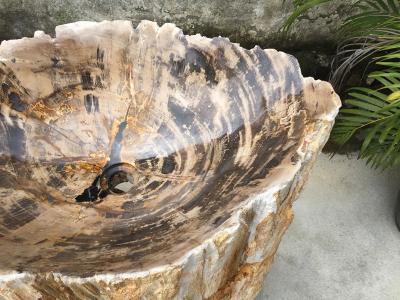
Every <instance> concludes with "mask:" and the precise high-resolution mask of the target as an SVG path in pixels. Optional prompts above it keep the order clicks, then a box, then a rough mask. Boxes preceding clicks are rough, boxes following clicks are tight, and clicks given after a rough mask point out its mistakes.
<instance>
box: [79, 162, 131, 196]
mask: <svg viewBox="0 0 400 300" xmlns="http://www.w3.org/2000/svg"><path fill="white" fill-rule="evenodd" d="M133 174H134V168H133V166H132V165H130V164H127V163H118V164H114V165H111V166H108V167H106V168H105V170H104V171H103V173H102V174H101V175H100V176H97V177H96V179H95V180H94V181H93V183H92V185H91V186H90V187H88V188H87V189H85V190H84V191H83V193H82V194H81V195H79V196H78V197H76V198H75V200H76V201H77V202H95V201H97V200H99V199H100V200H101V199H103V198H105V197H106V196H107V195H109V194H114V195H124V194H126V193H128V192H129V191H130V190H131V189H132V188H133V187H134V186H135V183H134V177H133Z"/></svg>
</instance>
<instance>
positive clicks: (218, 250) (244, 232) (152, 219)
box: [0, 21, 339, 299]
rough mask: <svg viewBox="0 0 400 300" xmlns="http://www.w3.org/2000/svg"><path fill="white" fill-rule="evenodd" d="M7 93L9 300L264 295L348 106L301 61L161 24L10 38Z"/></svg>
mask: <svg viewBox="0 0 400 300" xmlns="http://www.w3.org/2000/svg"><path fill="white" fill-rule="evenodd" d="M0 85H1V89H0V105H1V106H0V203H1V206H0V295H2V296H3V297H4V298H6V299H17V298H18V297H22V298H24V296H27V295H28V298H30V299H34V298H40V297H43V296H45V297H49V298H51V299H53V298H58V299H63V297H67V296H68V297H70V298H68V299H75V298H78V299H88V298H90V297H89V296H91V297H94V298H98V297H100V295H102V296H101V297H103V298H101V299H118V298H121V299H128V298H132V299H142V298H143V297H144V298H146V297H147V298H146V299H153V298H156V299H170V298H177V299H184V298H187V299H201V298H209V297H214V298H215V299H217V298H218V299H219V298H223V297H225V296H226V295H229V297H230V298H235V297H236V298H237V299H247V298H252V297H254V295H255V294H256V293H257V291H258V289H259V287H260V284H261V282H262V278H263V276H264V274H265V271H266V270H267V268H268V266H269V264H270V262H271V261H272V257H273V254H274V252H275V251H276V248H277V246H278V244H279V240H280V237H281V236H282V234H283V232H284V231H285V229H286V228H287V226H288V224H289V223H290V220H291V204H292V202H293V200H294V198H295V197H296V196H297V194H298V192H299V190H300V188H301V186H302V185H303V183H304V181H305V178H306V176H307V174H308V170H309V169H310V167H311V165H312V162H313V161H314V159H315V157H316V155H317V154H318V153H319V151H320V149H321V147H322V146H323V145H324V143H325V142H326V140H327V138H328V135H329V132H330V129H331V126H332V124H333V120H334V117H335V115H336V113H337V110H338V107H339V99H338V97H337V95H336V94H335V93H334V91H333V89H332V87H331V86H330V85H329V84H328V83H324V82H320V81H315V80H313V79H311V78H307V79H304V78H303V77H302V75H301V72H300V68H299V65H298V63H297V61H296V59H295V58H293V57H292V56H290V55H287V54H285V53H282V52H278V51H276V50H263V49H261V48H259V47H255V48H253V49H251V50H246V49H243V48H241V47H240V46H239V45H238V44H234V43H231V42H230V41H229V40H228V39H226V38H221V37H217V38H213V39H209V38H206V37H202V36H200V35H194V36H185V35H184V34H183V33H182V31H181V30H180V29H178V28H177V27H175V26H174V25H173V24H165V25H163V26H161V27H159V26H158V25H157V24H155V23H153V22H149V21H142V22H141V23H140V24H139V25H138V27H137V28H136V29H134V28H133V27H132V25H131V23H130V22H128V21H113V22H101V23H95V22H78V23H73V24H67V25H62V26H58V27H57V28H56V37H55V38H52V37H50V36H49V35H46V34H44V33H43V32H36V33H35V36H34V37H33V38H23V39H20V40H11V41H5V42H3V43H2V44H1V46H0ZM243 286H247V287H246V288H245V289H244V288H243ZM21 295H22V296H21ZM88 295H89V296H88ZM149 295H151V296H149ZM52 297H53V298H52ZM236 298H235V299H236ZM65 299H67V298H65Z"/></svg>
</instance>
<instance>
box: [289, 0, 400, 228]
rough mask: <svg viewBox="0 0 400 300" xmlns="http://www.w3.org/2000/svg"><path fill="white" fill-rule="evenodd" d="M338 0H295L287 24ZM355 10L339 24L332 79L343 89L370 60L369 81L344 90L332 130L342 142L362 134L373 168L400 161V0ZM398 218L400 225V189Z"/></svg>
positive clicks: (362, 151)
mask: <svg viewBox="0 0 400 300" xmlns="http://www.w3.org/2000/svg"><path fill="white" fill-rule="evenodd" d="M331 1H334V0H293V4H294V5H295V11H294V13H293V14H292V15H291V16H290V17H289V18H288V20H287V21H286V23H285V25H284V28H283V29H284V31H288V30H289V29H290V27H291V26H292V24H293V23H294V21H295V20H296V19H297V18H298V17H299V16H301V15H303V14H304V13H306V12H307V11H308V10H309V9H312V8H314V7H316V6H318V5H321V4H323V3H326V2H331ZM352 8H353V11H354V14H353V15H352V16H350V17H349V18H348V19H347V20H346V21H345V22H344V23H343V25H341V26H340V28H338V35H337V41H338V45H339V46H338V48H337V53H336V56H335V58H334V60H333V62H332V70H331V74H330V81H331V83H332V84H333V86H334V87H335V88H336V89H337V90H338V92H341V90H342V88H343V83H344V82H345V81H346V79H347V78H348V76H349V74H350V72H351V71H352V70H354V68H355V67H356V66H360V65H363V64H364V66H365V70H366V72H365V74H367V75H366V76H365V78H364V84H363V85H362V86H352V87H350V88H348V89H346V91H344V92H343V93H342V95H343V96H344V99H345V100H344V103H343V108H342V109H341V111H340V114H339V116H338V118H337V119H336V124H335V126H334V129H333V131H332V135H331V142H333V143H334V144H336V145H338V146H339V147H341V146H343V145H345V144H347V143H348V142H349V141H350V140H351V139H354V138H356V139H358V141H360V143H359V145H360V148H359V157H360V158H362V159H365V160H366V162H367V164H369V165H370V166H371V167H373V168H378V169H387V168H392V167H398V166H400V1H399V0H358V1H355V2H354V3H353V4H352ZM398 202H399V203H398V205H397V208H396V213H395V215H396V217H395V219H396V224H397V226H398V228H399V230H400V194H399V197H398Z"/></svg>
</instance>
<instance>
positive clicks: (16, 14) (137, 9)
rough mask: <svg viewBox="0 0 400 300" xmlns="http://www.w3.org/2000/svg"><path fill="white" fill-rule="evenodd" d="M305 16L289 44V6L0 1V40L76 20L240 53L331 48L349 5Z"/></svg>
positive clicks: (220, 1) (234, 0)
mask: <svg viewBox="0 0 400 300" xmlns="http://www.w3.org/2000/svg"><path fill="white" fill-rule="evenodd" d="M334 2H335V4H326V5H324V6H323V7H322V8H320V9H317V10H316V11H314V12H311V13H309V14H308V15H307V16H305V17H303V18H302V19H301V21H300V22H299V23H298V24H297V26H295V27H294V30H293V35H292V39H291V40H288V39H286V38H283V37H282V36H281V35H280V34H279V28H280V27H281V26H282V24H283V22H284V20H285V19H286V18H287V16H288V15H289V14H290V12H291V10H292V5H291V0H286V1H284V0H201V1H198V0H164V1H162V0H108V1H107V0H0V40H3V39H14V38H20V37H23V36H32V34H33V32H34V31H35V30H38V29H40V30H44V31H45V32H47V33H52V32H53V30H54V27H55V26H56V25H59V24H63V23H69V22H74V21H78V20H96V21H99V20H104V19H108V20H110V19H128V20H132V22H133V24H134V25H136V24H137V23H138V22H139V21H140V20H142V19H148V20H153V21H157V22H158V23H159V24H162V23H165V22H173V23H175V24H177V25H178V26H179V27H181V28H182V29H183V30H184V32H185V33H189V34H195V33H201V34H203V35H206V36H209V37H213V36H218V35H221V36H226V37H229V38H230V39H231V40H232V41H235V42H240V43H241V45H242V46H244V47H253V46H254V45H255V44H259V45H260V46H262V47H274V48H280V49H301V48H303V49H304V48H305V47H307V48H316V47H317V48H318V47H322V48H326V47H331V46H332V43H333V37H334V33H335V28H336V27H337V24H338V23H339V22H340V21H341V20H343V18H344V17H345V16H346V14H347V13H348V11H349V3H350V2H351V1H349V0H347V1H346V0H339V1H334Z"/></svg>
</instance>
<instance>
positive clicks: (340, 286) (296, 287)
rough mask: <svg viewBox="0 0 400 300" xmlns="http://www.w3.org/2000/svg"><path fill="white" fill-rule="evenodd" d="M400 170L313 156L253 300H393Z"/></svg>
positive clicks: (397, 291) (396, 294)
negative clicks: (292, 213)
mask: <svg viewBox="0 0 400 300" xmlns="http://www.w3.org/2000/svg"><path fill="white" fill-rule="evenodd" d="M399 189H400V170H399V169H397V170H392V171H390V172H384V173H382V172H377V171H373V170H371V169H370V168H369V167H367V166H365V163H364V162H363V161H358V160H356V159H355V158H350V159H349V158H348V157H346V156H339V155H338V156H335V157H334V158H333V159H332V160H330V159H329V157H328V155H321V156H320V158H319V159H318V161H317V164H316V165H315V168H314V169H313V171H312V174H311V176H310V178H309V181H308V182H307V184H306V186H305V189H304V190H303V192H302V193H301V196H300V198H299V199H298V201H297V202H296V204H295V205H294V211H295V218H294V221H293V224H292V225H291V227H290V228H289V229H288V231H287V233H286V235H285V236H284V238H283V240H282V243H281V245H280V247H279V250H278V253H277V255H276V256H275V261H274V263H273V265H272V267H271V270H270V272H269V274H268V276H267V278H266V279H265V282H264V288H263V290H262V291H261V293H260V295H259V296H258V298H257V299H258V300H261V299H268V300H281V299H290V300H295V299H318V300H320V299H323V300H325V299H335V300H337V299H346V300H350V299H351V300H352V299H354V300H364V299H371V300H372V299H373V300H386V299H393V300H399V299H400V232H399V231H398V230H397V228H396V226H395V223H394V218H393V215H394V207H395V203H396V198H397V193H398V190H399Z"/></svg>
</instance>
